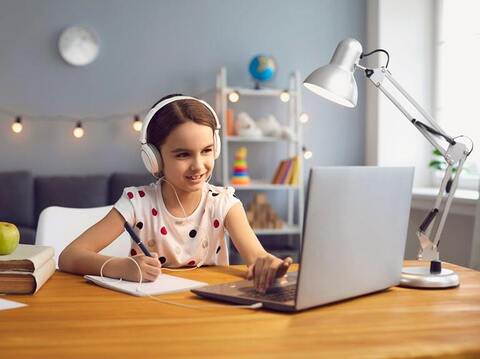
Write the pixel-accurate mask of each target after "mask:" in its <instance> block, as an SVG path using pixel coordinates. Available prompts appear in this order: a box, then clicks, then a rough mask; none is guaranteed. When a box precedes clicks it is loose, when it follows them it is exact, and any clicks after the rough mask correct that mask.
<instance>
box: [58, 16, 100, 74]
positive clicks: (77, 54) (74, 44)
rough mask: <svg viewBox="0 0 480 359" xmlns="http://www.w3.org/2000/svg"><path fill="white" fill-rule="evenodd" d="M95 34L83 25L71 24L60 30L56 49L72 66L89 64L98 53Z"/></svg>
mask: <svg viewBox="0 0 480 359" xmlns="http://www.w3.org/2000/svg"><path fill="white" fill-rule="evenodd" d="M99 48H100V46H99V42H98V38H97V36H96V34H95V33H94V32H92V31H90V30H88V29H86V28H84V27H80V26H72V27H69V28H67V29H65V30H63V31H62V33H61V34H60V37H59V38H58V50H59V51H60V55H61V56H62V58H63V59H64V60H65V61H66V62H67V63H69V64H70V65H74V66H85V65H88V64H90V63H91V62H92V61H93V60H95V58H96V57H97V55H98V50H99Z"/></svg>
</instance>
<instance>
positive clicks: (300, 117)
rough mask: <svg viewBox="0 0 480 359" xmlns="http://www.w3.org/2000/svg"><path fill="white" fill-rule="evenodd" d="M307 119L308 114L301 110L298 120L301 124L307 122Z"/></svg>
mask: <svg viewBox="0 0 480 359" xmlns="http://www.w3.org/2000/svg"><path fill="white" fill-rule="evenodd" d="M309 119H310V118H309V117H308V114H307V113H305V112H302V114H301V115H300V116H299V117H298V121H299V122H300V123H303V124H305V123H307V122H308V120H309Z"/></svg>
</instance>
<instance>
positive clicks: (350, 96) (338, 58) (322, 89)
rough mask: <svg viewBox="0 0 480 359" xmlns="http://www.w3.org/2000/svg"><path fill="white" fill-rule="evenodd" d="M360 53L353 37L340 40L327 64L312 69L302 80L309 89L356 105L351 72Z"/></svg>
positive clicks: (340, 101)
mask: <svg viewBox="0 0 480 359" xmlns="http://www.w3.org/2000/svg"><path fill="white" fill-rule="evenodd" d="M361 54H362V45H361V44H360V43H359V42H358V41H357V40H355V39H345V40H342V41H341V42H340V43H339V44H338V45H337V48H336V49H335V52H334V54H333V56H332V59H331V60H330V63H329V64H328V65H325V66H323V67H320V68H318V69H316V70H315V71H313V72H312V73H311V74H310V75H309V76H308V77H307V78H306V79H305V81H304V82H303V84H304V85H305V87H306V88H307V89H309V90H310V91H312V92H314V93H316V94H317V95H320V96H322V97H325V98H326V99H327V100H330V101H333V102H335V103H338V104H340V105H343V106H346V107H355V106H356V105H357V98H358V90H357V83H356V81H355V77H354V76H353V73H354V72H355V65H356V64H357V62H358V60H359V59H360V55H361Z"/></svg>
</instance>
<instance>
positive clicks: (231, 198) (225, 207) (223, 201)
mask: <svg viewBox="0 0 480 359" xmlns="http://www.w3.org/2000/svg"><path fill="white" fill-rule="evenodd" d="M215 190H216V191H215ZM210 195H211V196H212V197H213V200H214V204H215V211H216V214H217V215H218V216H219V217H220V218H222V219H225V217H226V216H227V214H228V211H229V210H230V208H232V207H233V206H234V205H235V204H237V203H240V204H241V203H242V202H241V201H240V200H239V199H238V198H237V197H236V196H235V188H233V187H217V188H215V189H213V191H212V193H211V194H210ZM215 197H217V198H215Z"/></svg>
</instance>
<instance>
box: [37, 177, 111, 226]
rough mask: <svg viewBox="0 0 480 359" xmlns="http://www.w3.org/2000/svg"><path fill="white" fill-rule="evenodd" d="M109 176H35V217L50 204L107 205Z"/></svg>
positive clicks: (81, 206) (65, 205) (86, 206)
mask: <svg viewBox="0 0 480 359" xmlns="http://www.w3.org/2000/svg"><path fill="white" fill-rule="evenodd" d="M107 200H108V176H102V175H99V176H53V177H37V178H35V219H36V220H38V216H39V215H40V212H41V211H42V210H43V209H44V208H46V207H50V206H63V207H74V208H88V207H100V206H106V205H107Z"/></svg>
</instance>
